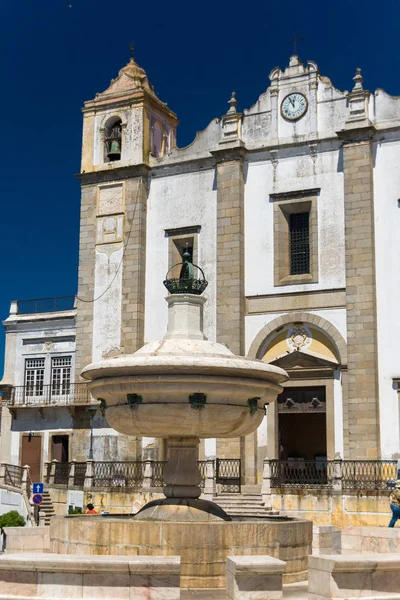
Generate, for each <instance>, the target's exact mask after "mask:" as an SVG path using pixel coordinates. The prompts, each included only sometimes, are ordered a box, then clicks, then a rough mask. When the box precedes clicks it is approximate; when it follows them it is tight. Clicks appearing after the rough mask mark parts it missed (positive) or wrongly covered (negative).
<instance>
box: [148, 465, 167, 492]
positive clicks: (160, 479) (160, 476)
mask: <svg viewBox="0 0 400 600" xmlns="http://www.w3.org/2000/svg"><path fill="white" fill-rule="evenodd" d="M151 466H152V474H151V486H152V487H163V485H164V471H165V467H166V466H167V461H166V460H154V461H152V463H151Z"/></svg>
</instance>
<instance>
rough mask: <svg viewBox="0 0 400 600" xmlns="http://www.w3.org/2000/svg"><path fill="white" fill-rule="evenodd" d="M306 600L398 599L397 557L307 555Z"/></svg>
mask: <svg viewBox="0 0 400 600" xmlns="http://www.w3.org/2000/svg"><path fill="white" fill-rule="evenodd" d="M308 598H309V600H327V599H329V600H342V599H345V600H355V599H358V598H368V600H400V554H359V555H357V556H355V555H349V554H346V555H341V556H338V555H331V556H328V555H327V556H310V557H309V560H308Z"/></svg>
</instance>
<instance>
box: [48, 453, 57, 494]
mask: <svg viewBox="0 0 400 600" xmlns="http://www.w3.org/2000/svg"><path fill="white" fill-rule="evenodd" d="M57 463H58V460H57V459H56V458H54V459H53V460H52V461H51V466H50V477H49V486H50V487H52V486H53V485H54V479H55V476H56V467H57Z"/></svg>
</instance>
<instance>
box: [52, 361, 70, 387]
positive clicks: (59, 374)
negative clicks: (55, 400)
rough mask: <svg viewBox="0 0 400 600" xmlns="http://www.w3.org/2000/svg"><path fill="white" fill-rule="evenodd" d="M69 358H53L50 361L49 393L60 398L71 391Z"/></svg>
mask: <svg viewBox="0 0 400 600" xmlns="http://www.w3.org/2000/svg"><path fill="white" fill-rule="evenodd" d="M71 364H72V359H71V356H60V357H54V358H52V360H51V393H52V395H53V396H62V395H64V394H69V393H70V391H71Z"/></svg>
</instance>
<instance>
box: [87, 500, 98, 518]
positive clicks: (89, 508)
mask: <svg viewBox="0 0 400 600" xmlns="http://www.w3.org/2000/svg"><path fill="white" fill-rule="evenodd" d="M86 514H87V515H97V510H95V509H94V506H93V504H91V503H90V502H89V504H87V505H86Z"/></svg>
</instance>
